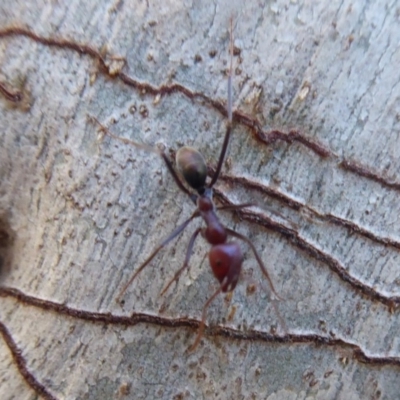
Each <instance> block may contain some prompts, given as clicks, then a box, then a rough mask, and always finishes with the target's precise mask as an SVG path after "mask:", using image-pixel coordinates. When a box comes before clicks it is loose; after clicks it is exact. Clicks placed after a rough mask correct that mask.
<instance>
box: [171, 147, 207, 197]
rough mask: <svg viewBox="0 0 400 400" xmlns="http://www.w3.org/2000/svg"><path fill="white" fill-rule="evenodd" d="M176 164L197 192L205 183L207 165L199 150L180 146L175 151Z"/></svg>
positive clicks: (202, 189)
mask: <svg viewBox="0 0 400 400" xmlns="http://www.w3.org/2000/svg"><path fill="white" fill-rule="evenodd" d="M175 159H176V165H177V167H178V170H179V172H180V173H181V175H182V176H183V178H184V179H185V181H186V183H187V184H188V185H189V186H190V187H191V188H193V189H194V190H196V191H198V192H203V191H204V187H205V185H206V178H207V165H206V163H205V161H204V158H203V156H202V155H201V154H200V152H199V151H197V150H196V149H194V148H192V147H188V146H184V147H181V148H180V149H179V150H178V152H177V153H176V157H175Z"/></svg>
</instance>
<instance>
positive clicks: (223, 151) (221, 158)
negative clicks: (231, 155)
mask: <svg viewBox="0 0 400 400" xmlns="http://www.w3.org/2000/svg"><path fill="white" fill-rule="evenodd" d="M229 53H230V66H229V75H228V104H227V112H228V126H227V128H226V133H225V138H224V143H223V144H222V149H221V153H220V155H219V160H218V164H217V168H216V170H215V174H214V176H213V177H212V179H211V183H210V184H209V185H208V186H209V187H210V188H211V187H213V186H214V184H215V182H216V181H217V179H218V177H219V174H220V172H221V168H222V164H223V163H224V159H225V155H226V151H227V149H228V144H229V139H230V136H231V132H232V59H233V20H232V18H231V23H230V46H229Z"/></svg>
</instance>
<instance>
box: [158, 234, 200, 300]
mask: <svg viewBox="0 0 400 400" xmlns="http://www.w3.org/2000/svg"><path fill="white" fill-rule="evenodd" d="M201 229H202V228H197V229H196V230H195V231H194V233H193V235H192V237H191V238H190V241H189V244H188V247H187V250H186V257H185V261H184V262H183V265H182V267H181V268H180V269H179V270H178V271H177V272H176V274H175V275H174V277H173V278H172V279H171V280H170V281H169V282H168V284H167V286H165V288H164V289H163V290H162V292H161V293H160V296H162V295H163V294H164V293H165V292H166V291H167V290H168V288H169V287H170V286H171V285H172V283H173V282H174V281H176V280H178V278H179V275H180V274H181V273H182V272H183V270H184V269H185V268H187V266H188V265H189V260H190V256H191V255H192V250H193V246H194V241H195V240H196V238H197V236H198V234H199V233H200V232H201Z"/></svg>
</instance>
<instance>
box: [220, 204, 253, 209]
mask: <svg viewBox="0 0 400 400" xmlns="http://www.w3.org/2000/svg"><path fill="white" fill-rule="evenodd" d="M254 205H255V204H254V203H243V204H230V205H227V206H219V207H217V210H218V211H235V210H240V209H241V208H247V207H253V206H254Z"/></svg>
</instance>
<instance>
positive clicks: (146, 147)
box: [88, 115, 195, 202]
mask: <svg viewBox="0 0 400 400" xmlns="http://www.w3.org/2000/svg"><path fill="white" fill-rule="evenodd" d="M88 118H89V120H90V121H92V122H95V123H96V124H97V125H99V127H100V130H101V131H102V132H103V133H105V134H106V135H108V136H110V137H112V138H113V139H115V140H119V141H120V142H122V143H124V144H128V145H130V146H134V147H136V148H138V149H141V150H146V151H149V152H151V153H156V154H158V155H159V156H161V158H162V159H163V160H164V162H165V164H166V165H167V168H168V171H169V172H170V173H171V175H172V177H173V178H174V181H175V183H176V184H177V186H178V187H179V189H180V190H181V191H182V192H183V193H186V194H187V195H188V196H189V197H190V199H191V200H192V201H194V198H195V197H194V195H193V194H192V193H190V192H189V190H187V189H186V188H185V186H183V184H182V182H181V181H180V179H179V178H178V175H177V173H176V172H175V170H174V168H173V166H172V163H171V161H170V160H169V159H168V157H167V156H166V154H165V153H164V152H163V151H162V150H159V149H156V148H153V147H151V146H149V145H147V144H144V143H138V142H135V141H134V140H130V139H126V138H123V137H120V136H117V135H114V134H113V133H112V132H111V131H110V130H109V129H108V128H107V127H106V126H104V125H103V124H102V123H101V122H100V121H99V120H98V119H97V118H96V117H93V116H91V115H90V116H88ZM194 202H195V201H194Z"/></svg>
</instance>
